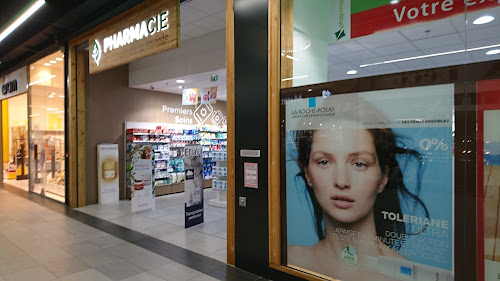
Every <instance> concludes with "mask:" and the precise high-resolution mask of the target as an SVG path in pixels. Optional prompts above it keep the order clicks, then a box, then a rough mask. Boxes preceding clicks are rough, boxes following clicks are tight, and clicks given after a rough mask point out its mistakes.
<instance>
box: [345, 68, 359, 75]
mask: <svg viewBox="0 0 500 281" xmlns="http://www.w3.org/2000/svg"><path fill="white" fill-rule="evenodd" d="M356 73H358V71H357V70H354V69H353V70H349V71H347V74H349V75H354V74H356Z"/></svg>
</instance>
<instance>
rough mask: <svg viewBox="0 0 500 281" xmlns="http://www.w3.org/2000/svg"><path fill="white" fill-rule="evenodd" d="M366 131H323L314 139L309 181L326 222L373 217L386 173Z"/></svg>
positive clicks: (353, 220)
mask: <svg viewBox="0 0 500 281" xmlns="http://www.w3.org/2000/svg"><path fill="white" fill-rule="evenodd" d="M385 170H386V171H384V172H382V171H381V169H380V166H379V161H378V158H377V153H376V151H375V146H374V144H373V137H372V135H371V134H370V133H369V132H368V131H367V130H365V129H343V128H341V129H338V128H332V129H323V130H318V131H315V133H314V135H313V138H312V146H311V154H310V156H309V165H308V167H307V168H306V169H305V172H306V179H307V182H308V184H309V185H310V186H312V187H313V190H314V193H315V195H316V199H317V200H318V202H319V204H320V206H321V207H322V209H323V212H324V213H325V216H326V218H327V219H333V220H334V221H337V222H341V223H354V222H357V221H360V220H363V219H366V218H368V216H372V215H373V205H374V203H375V199H376V197H377V194H378V193H381V192H382V191H383V190H384V187H385V185H386V183H387V173H388V168H386V169H385Z"/></svg>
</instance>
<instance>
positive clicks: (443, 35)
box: [141, 0, 500, 100]
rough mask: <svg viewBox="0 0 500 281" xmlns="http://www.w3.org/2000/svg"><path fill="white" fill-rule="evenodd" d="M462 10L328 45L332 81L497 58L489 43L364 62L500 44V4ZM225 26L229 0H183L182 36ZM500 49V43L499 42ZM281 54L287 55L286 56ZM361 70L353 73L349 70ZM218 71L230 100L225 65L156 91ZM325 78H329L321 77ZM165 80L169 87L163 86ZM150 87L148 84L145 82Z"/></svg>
mask: <svg viewBox="0 0 500 281" xmlns="http://www.w3.org/2000/svg"><path fill="white" fill-rule="evenodd" d="M481 15H492V16H494V17H495V18H496V19H495V20H494V21H493V22H490V23H488V24H484V25H473V24H472V21H473V20H475V19H476V18H478V17H479V16H481ZM467 20H468V21H467V23H466V18H465V17H464V15H459V16H455V17H451V18H447V19H443V20H439V21H434V22H430V23H424V24H418V25H413V26H409V27H406V28H402V29H399V30H394V31H388V32H383V33H378V34H374V35H370V36H365V37H361V38H356V39H353V40H350V41H348V42H346V43H341V44H336V45H331V46H329V47H328V81H337V80H344V79H352V78H357V77H366V76H374V75H382V74H389V73H397V72H403V71H412V70H419V69H429V68H436V67H443V66H450V65H456V64H463V63H466V62H467V63H473V62H481V61H487V60H499V59H500V55H490V56H487V55H486V54H485V53H486V52H487V51H488V50H489V49H482V50H476V51H470V52H461V53H455V54H449V55H441V56H434V57H429V58H421V59H414V60H408V61H403V62H394V63H389V64H379V65H375V66H368V67H360V65H363V64H372V63H380V62H384V61H390V60H395V59H402V58H410V57H416V56H423V55H429V54H436V53H442V52H449V51H456V50H463V49H464V48H467V49H471V48H477V47H482V46H490V45H498V44H500V8H495V9H489V10H484V11H479V12H475V13H468V14H467ZM224 27H225V0H191V1H188V2H186V3H184V4H182V5H181V41H185V40H188V39H192V38H195V37H199V36H201V35H203V34H207V33H209V32H212V31H215V30H219V29H223V28H224ZM497 49H500V46H499V47H497ZM282 59H287V58H285V57H282ZM349 70H357V71H358V73H357V74H355V75H348V74H346V72H347V71H349ZM212 74H218V77H219V81H218V83H217V86H218V93H219V99H222V100H226V84H225V81H226V71H225V69H214V71H212V72H206V73H198V74H193V75H189V76H185V77H177V78H175V79H169V80H162V81H157V82H155V83H154V85H158V87H156V88H155V90H156V91H164V92H169V93H177V94H181V93H182V89H179V88H178V85H179V84H177V83H175V80H177V79H183V80H186V84H184V86H185V87H186V88H200V89H201V88H204V87H211V86H213V85H214V84H213V82H210V76H211V75H212ZM322 82H326V81H322ZM161 85H165V87H161ZM141 87H143V88H147V87H148V86H141Z"/></svg>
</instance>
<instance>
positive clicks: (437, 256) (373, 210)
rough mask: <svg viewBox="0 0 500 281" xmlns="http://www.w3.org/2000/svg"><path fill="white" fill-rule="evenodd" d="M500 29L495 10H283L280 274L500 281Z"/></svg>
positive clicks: (372, 5)
mask: <svg viewBox="0 0 500 281" xmlns="http://www.w3.org/2000/svg"><path fill="white" fill-rule="evenodd" d="M389 2H390V3H389ZM499 19H500V7H499V5H498V3H496V2H492V1H482V2H481V1H465V3H463V2H460V1H435V2H434V3H427V2H426V3H423V2H422V1H412V0H406V1H361V0H352V1H327V0H325V1H315V2H314V3H311V2H310V1H304V0H295V1H287V0H283V1H281V88H282V90H281V97H280V98H281V120H280V124H281V125H282V127H281V128H282V131H281V149H280V154H281V161H280V163H281V171H282V173H281V176H280V183H281V186H280V194H281V197H280V202H281V209H282V210H281V221H282V224H281V229H280V230H281V231H280V232H274V231H273V230H272V229H271V232H272V233H281V237H280V240H281V245H280V250H281V251H280V253H281V265H282V266H285V267H288V268H289V269H290V268H291V269H292V271H291V272H293V273H294V274H295V275H299V276H302V277H304V276H309V277H311V276H318V277H328V278H336V279H341V280H387V279H391V280H392V279H395V280H406V279H405V278H409V276H415V275H416V276H420V277H419V278H422V280H431V279H432V280H434V279H436V276H439V280H453V279H454V278H463V279H464V280H475V279H478V280H490V279H491V278H493V277H491V276H497V275H498V274H499V273H500V270H499V265H498V263H496V262H495V260H497V259H496V256H497V253H495V252H494V249H495V243H496V239H497V238H498V236H497V234H496V232H497V231H496V229H494V228H492V227H491V225H492V224H495V225H496V224H497V221H498V216H497V215H496V211H495V210H497V207H498V198H496V197H498V196H496V197H495V196H488V194H490V195H491V194H493V195H494V194H497V195H498V184H495V179H496V178H497V177H498V175H497V174H496V172H495V171H496V170H495V165H498V163H497V162H498V161H497V159H496V158H495V157H497V156H498V155H499V154H500V153H499V152H498V151H497V150H498V149H497V147H496V143H497V139H496V135H498V134H497V132H494V131H495V129H494V128H495V127H494V126H493V125H491V124H495V121H494V120H496V119H495V118H496V117H497V114H496V111H497V109H498V107H500V101H499V100H498V98H496V97H497V96H498V95H497V92H498V89H499V88H500V86H499V84H498V80H495V79H498V78H500V74H499V73H498V71H496V70H495V69H498V59H499V57H498V54H500V50H497V49H500V35H499V34H500V33H498V30H499V27H500V21H499ZM495 67H496V68H495ZM484 80H488V81H484ZM481 93H483V95H482V96H481ZM476 100H477V102H478V106H476ZM476 112H477V113H478V115H477V116H478V117H477V118H478V119H477V123H476ZM476 125H477V126H479V128H480V129H481V128H482V129H483V131H481V130H480V131H479V133H480V134H483V135H481V136H479V135H478V136H476V134H475V128H476ZM476 137H479V139H480V140H481V141H482V143H481V144H477V145H478V146H477V149H478V150H477V153H478V154H477V155H476V141H475V140H476ZM476 156H479V158H477V159H478V160H477V163H476ZM476 169H477V171H478V172H477V173H476ZM476 177H477V181H476ZM476 192H478V193H477V195H478V197H477V198H478V201H477V202H476V196H474V195H475V194H476ZM457 198H461V199H460V200H458V199H457ZM457 218H460V219H457ZM273 227H274V228H278V227H279V226H273ZM476 228H477V230H478V234H477V237H476V236H471V233H475V231H476ZM476 244H477V245H476ZM465 245H468V246H467V247H466V246H465ZM471 245H474V246H471ZM476 258H477V259H476ZM478 260H479V263H478V262H477V261H478ZM476 264H477V266H476ZM394 269H395V270H394ZM457 280H458V279H457ZM460 280H462V279H460Z"/></svg>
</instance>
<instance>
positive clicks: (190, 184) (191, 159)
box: [184, 145, 203, 228]
mask: <svg viewBox="0 0 500 281" xmlns="http://www.w3.org/2000/svg"><path fill="white" fill-rule="evenodd" d="M184 171H185V177H186V179H185V180H184V199H185V204H184V206H185V207H184V209H185V214H186V215H185V221H184V225H185V227H186V228H188V227H191V226H194V225H197V224H200V223H202V222H203V147H202V146H201V145H186V146H185V147H184Z"/></svg>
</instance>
